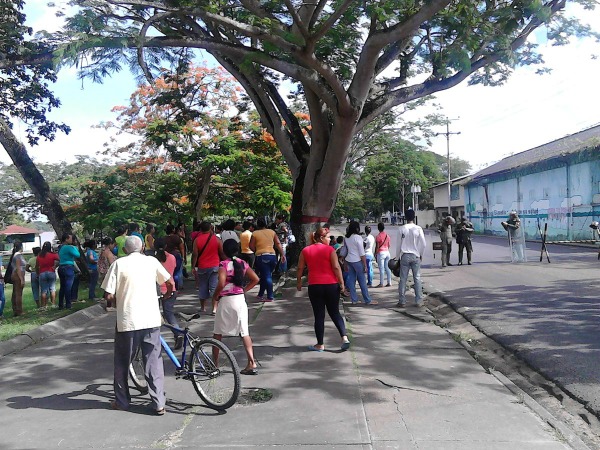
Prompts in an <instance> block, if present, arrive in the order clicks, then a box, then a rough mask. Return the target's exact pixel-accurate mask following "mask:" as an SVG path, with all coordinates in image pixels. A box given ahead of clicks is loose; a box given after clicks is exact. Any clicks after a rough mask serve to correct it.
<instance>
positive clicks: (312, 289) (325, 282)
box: [296, 227, 350, 352]
mask: <svg viewBox="0 0 600 450" xmlns="http://www.w3.org/2000/svg"><path fill="white" fill-rule="evenodd" d="M328 244H329V243H328V238H327V229H324V228H320V227H319V228H317V230H316V231H315V232H314V233H312V234H311V235H310V245H309V246H307V247H305V248H304V249H302V252H301V253H300V259H299V260H298V269H297V272H296V289H297V290H298V291H301V290H302V277H303V275H304V269H305V268H308V298H309V300H310V304H311V306H312V309H313V314H314V316H315V322H314V328H315V336H316V338H317V344H316V345H311V346H309V347H308V349H309V350H311V351H316V352H322V351H323V350H325V344H324V342H323V338H324V335H325V310H327V313H328V314H329V317H330V318H331V320H332V322H333V324H334V325H335V327H336V328H337V330H338V332H339V334H340V338H341V339H342V344H341V349H342V350H347V349H348V348H350V340H349V339H348V336H347V334H346V325H345V323H344V319H343V317H342V315H341V314H340V303H339V302H340V294H341V292H342V291H343V290H344V287H345V286H344V278H343V276H342V269H341V268H340V265H339V263H338V257H337V254H336V251H335V249H334V248H333V247H332V246H330V245H328Z"/></svg>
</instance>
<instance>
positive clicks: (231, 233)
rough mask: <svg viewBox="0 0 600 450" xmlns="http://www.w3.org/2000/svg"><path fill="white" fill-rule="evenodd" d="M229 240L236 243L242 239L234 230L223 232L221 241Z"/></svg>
mask: <svg viewBox="0 0 600 450" xmlns="http://www.w3.org/2000/svg"><path fill="white" fill-rule="evenodd" d="M227 239H233V240H234V241H235V242H240V237H239V236H238V234H237V233H236V232H235V231H233V230H223V232H222V233H221V240H222V241H223V242H225V241H226V240H227Z"/></svg>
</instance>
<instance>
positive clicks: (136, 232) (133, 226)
mask: <svg viewBox="0 0 600 450" xmlns="http://www.w3.org/2000/svg"><path fill="white" fill-rule="evenodd" d="M127 236H137V237H139V238H140V240H141V241H142V245H143V243H144V242H145V239H144V236H142V232H141V228H140V225H139V224H138V223H136V222H131V223H130V224H129V225H128V226H127Z"/></svg>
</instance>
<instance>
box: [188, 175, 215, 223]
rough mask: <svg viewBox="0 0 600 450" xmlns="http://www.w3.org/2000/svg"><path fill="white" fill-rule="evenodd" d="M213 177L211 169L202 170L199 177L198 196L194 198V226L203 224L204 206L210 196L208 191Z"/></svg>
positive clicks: (197, 184)
mask: <svg viewBox="0 0 600 450" xmlns="http://www.w3.org/2000/svg"><path fill="white" fill-rule="evenodd" d="M211 177H212V170H211V169H210V168H209V167H206V168H204V169H202V171H201V172H200V175H199V176H198V179H197V183H196V196H195V198H194V221H193V222H194V224H193V227H195V226H196V224H199V223H200V222H202V206H203V205H204V202H205V200H206V196H207V195H208V189H209V188H210V180H211Z"/></svg>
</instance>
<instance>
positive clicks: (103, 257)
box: [98, 236, 117, 312]
mask: <svg viewBox="0 0 600 450" xmlns="http://www.w3.org/2000/svg"><path fill="white" fill-rule="evenodd" d="M116 245H117V244H116V243H115V241H114V240H113V239H112V238H111V237H109V236H107V237H105V238H104V239H102V250H101V251H100V257H99V258H98V280H99V281H100V285H102V283H103V282H104V278H105V277H106V274H107V273H108V269H109V267H110V265H111V264H112V263H113V262H115V261H116V260H117V257H116V256H115V252H114V250H115V248H116ZM103 302H105V303H106V311H108V312H114V311H116V308H115V307H114V306H113V304H112V302H109V301H108V300H106V296H105V298H104V301H103Z"/></svg>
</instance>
